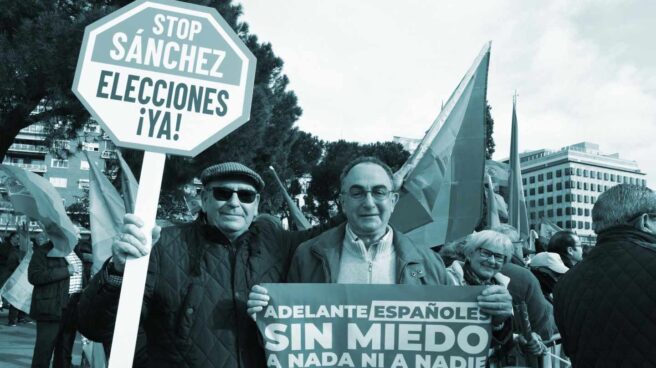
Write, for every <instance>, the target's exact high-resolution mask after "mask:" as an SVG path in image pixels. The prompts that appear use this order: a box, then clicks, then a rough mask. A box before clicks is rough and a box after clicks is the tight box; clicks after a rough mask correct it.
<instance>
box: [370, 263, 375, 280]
mask: <svg viewBox="0 0 656 368" xmlns="http://www.w3.org/2000/svg"><path fill="white" fill-rule="evenodd" d="M373 270H374V265H373V263H372V262H371V261H369V283H370V284H371V283H372V282H373V279H374V276H373Z"/></svg>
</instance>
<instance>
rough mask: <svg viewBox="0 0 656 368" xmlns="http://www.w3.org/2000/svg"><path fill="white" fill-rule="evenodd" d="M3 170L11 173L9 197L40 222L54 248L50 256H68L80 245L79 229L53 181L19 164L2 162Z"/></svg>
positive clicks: (16, 207)
mask: <svg viewBox="0 0 656 368" xmlns="http://www.w3.org/2000/svg"><path fill="white" fill-rule="evenodd" d="M0 171H2V172H4V173H5V174H7V175H8V176H9V179H8V180H7V189H8V192H9V200H10V201H11V203H12V204H13V206H14V210H16V212H21V213H23V214H25V215H26V216H27V217H30V218H31V219H33V220H35V221H39V222H40V223H41V226H42V228H43V231H45V233H46V234H47V235H48V237H49V238H50V240H51V241H52V243H53V244H54V248H53V249H52V250H51V251H50V252H49V253H48V255H49V256H50V257H65V256H67V255H68V254H69V253H71V252H72V251H73V248H74V247H75V244H77V236H78V229H77V228H76V227H75V225H73V222H71V219H69V218H68V216H67V215H66V210H65V209H64V204H63V201H62V199H61V196H60V195H59V193H58V192H57V190H56V189H55V188H54V187H53V186H52V184H50V182H49V181H48V180H46V179H44V178H43V177H41V176H39V175H37V174H34V173H32V172H29V171H26V170H23V169H21V168H19V167H16V166H10V165H2V164H0Z"/></svg>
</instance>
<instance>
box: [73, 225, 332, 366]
mask: <svg viewBox="0 0 656 368" xmlns="http://www.w3.org/2000/svg"><path fill="white" fill-rule="evenodd" d="M320 231H321V229H319V228H314V229H311V230H308V231H304V232H288V231H284V230H283V229H282V228H280V227H279V226H278V225H276V224H275V223H273V222H271V221H267V220H258V221H255V222H253V224H252V225H251V227H250V229H249V230H248V231H247V232H246V233H244V234H243V235H242V236H241V237H239V238H238V239H237V240H236V241H235V242H234V243H233V244H231V243H230V242H229V241H228V239H227V238H226V237H225V236H224V235H223V234H222V233H221V232H220V231H219V230H217V229H216V228H215V227H213V226H210V225H206V224H205V222H204V218H203V217H201V218H200V219H199V220H197V221H196V222H194V223H191V224H186V225H180V226H173V227H168V228H165V229H163V230H162V234H161V238H160V240H159V241H158V242H157V244H155V246H154V247H153V250H152V252H151V255H150V261H149V262H150V263H149V266H148V276H147V279H146V287H145V292H144V300H143V308H142V314H141V321H142V322H141V324H142V326H141V327H142V329H141V331H143V332H144V333H145V338H146V340H147V343H146V344H145V345H146V349H147V359H148V360H149V361H148V362H145V361H141V359H142V358H143V355H140V351H139V347H137V359H135V362H136V363H135V366H139V365H146V366H150V367H176V368H177V367H215V368H223V367H225V368H234V367H242V368H260V367H265V366H266V363H265V360H264V350H263V348H262V346H261V345H260V341H259V334H258V332H257V329H256V326H255V323H254V322H253V321H252V320H251V319H250V317H249V316H248V315H247V314H246V301H247V300H248V293H249V291H250V289H251V287H252V286H253V285H255V284H260V283H266V282H281V281H283V280H284V277H285V275H286V274H287V271H288V269H289V262H290V259H291V256H292V255H293V253H294V251H295V250H296V248H297V246H298V245H299V244H300V243H301V242H302V241H304V240H307V239H309V238H311V237H313V236H315V235H317V234H318V233H319V232H320ZM106 267H107V265H105V266H104V268H106ZM104 268H103V270H101V271H100V272H99V273H98V274H97V275H96V276H95V277H94V279H93V280H92V281H91V283H90V285H89V287H88V288H87V289H86V290H85V292H84V293H83V295H82V298H81V300H80V307H79V310H80V316H79V317H80V320H79V329H80V331H81V332H82V333H83V334H84V335H85V336H86V337H88V338H90V339H92V340H96V341H104V342H108V341H111V338H112V332H113V329H114V321H115V318H116V310H117V306H118V297H119V293H120V289H119V288H115V287H113V286H111V285H109V284H107V282H106V280H105V277H106V275H107V273H106V272H105V270H104ZM141 338H143V336H142V337H141ZM141 341H143V340H141Z"/></svg>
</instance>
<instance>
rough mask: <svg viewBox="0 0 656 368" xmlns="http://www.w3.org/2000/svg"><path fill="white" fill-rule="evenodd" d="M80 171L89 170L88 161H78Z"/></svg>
mask: <svg viewBox="0 0 656 368" xmlns="http://www.w3.org/2000/svg"><path fill="white" fill-rule="evenodd" d="M80 170H89V161H86V160H82V161H80Z"/></svg>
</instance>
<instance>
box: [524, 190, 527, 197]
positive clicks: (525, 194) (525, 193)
mask: <svg viewBox="0 0 656 368" xmlns="http://www.w3.org/2000/svg"><path fill="white" fill-rule="evenodd" d="M527 195H528V192H527V191H526V189H524V197H526V196H527Z"/></svg>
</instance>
